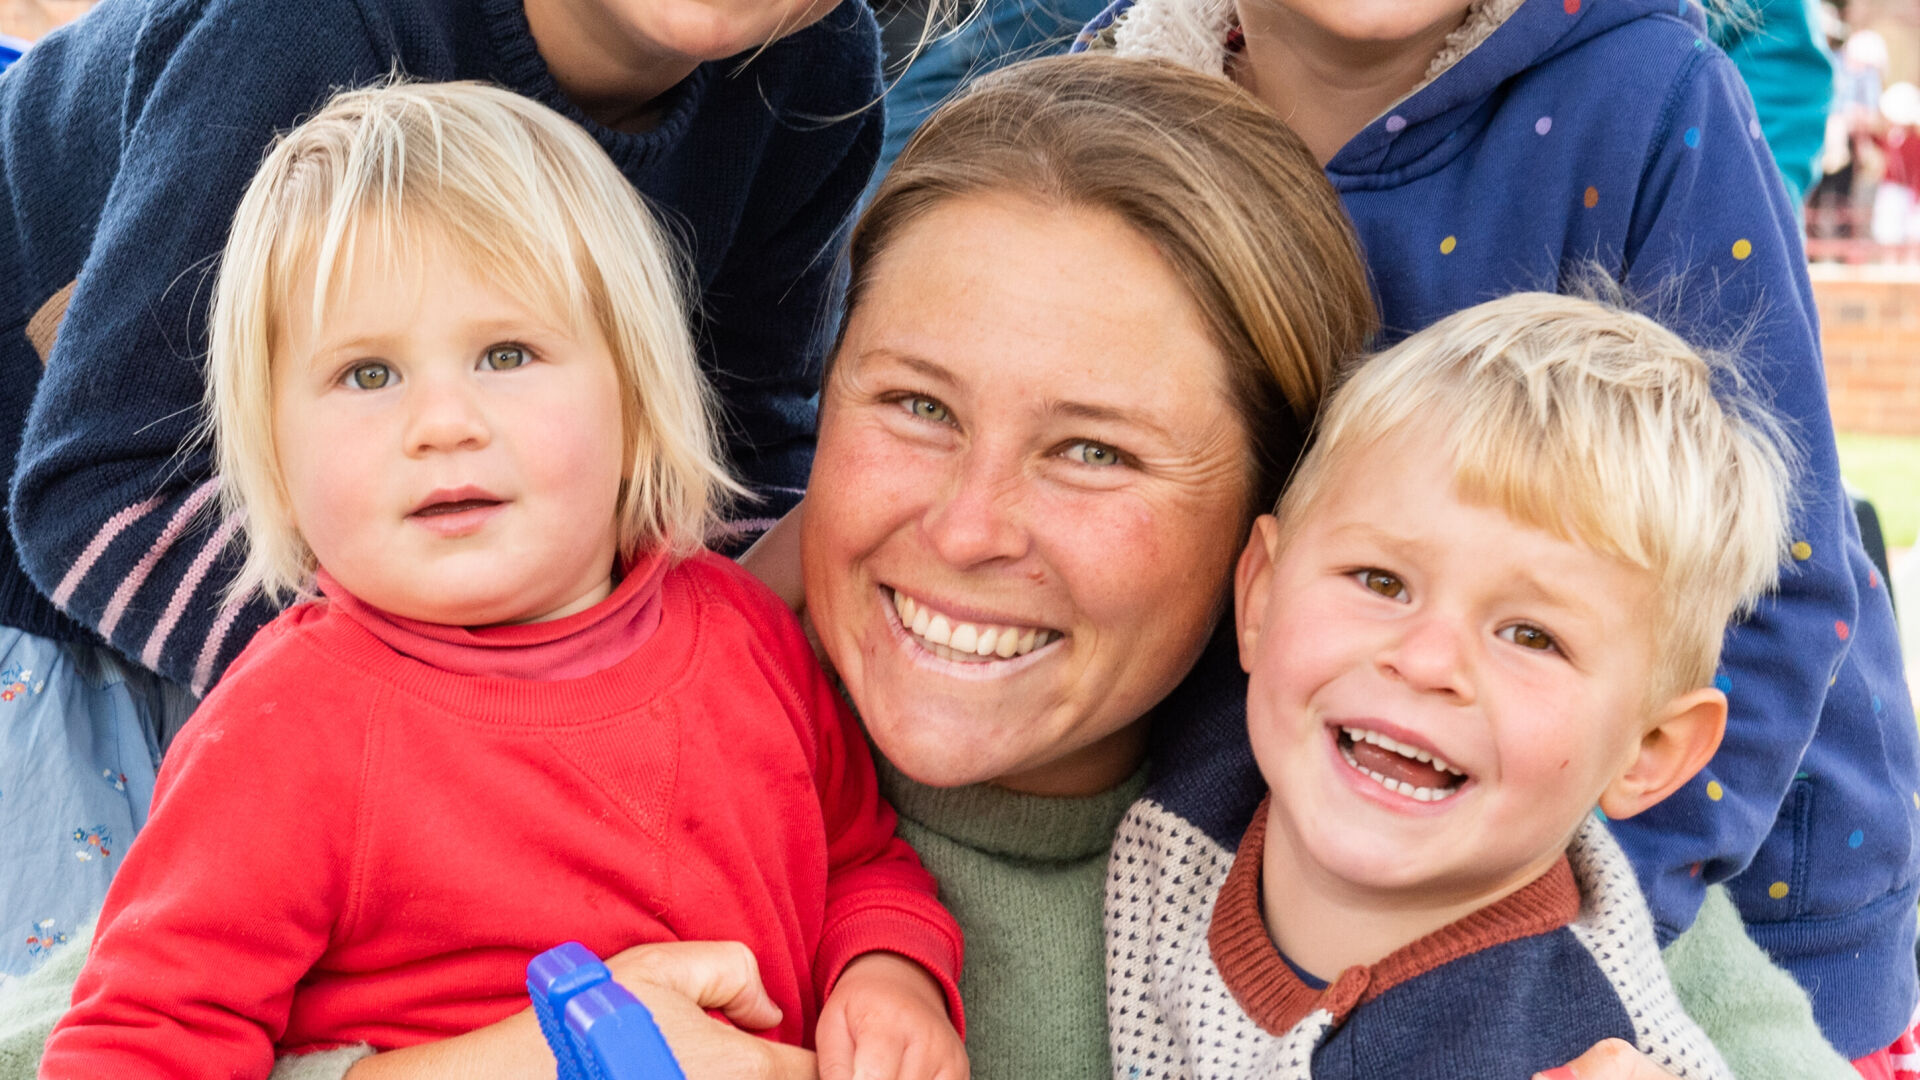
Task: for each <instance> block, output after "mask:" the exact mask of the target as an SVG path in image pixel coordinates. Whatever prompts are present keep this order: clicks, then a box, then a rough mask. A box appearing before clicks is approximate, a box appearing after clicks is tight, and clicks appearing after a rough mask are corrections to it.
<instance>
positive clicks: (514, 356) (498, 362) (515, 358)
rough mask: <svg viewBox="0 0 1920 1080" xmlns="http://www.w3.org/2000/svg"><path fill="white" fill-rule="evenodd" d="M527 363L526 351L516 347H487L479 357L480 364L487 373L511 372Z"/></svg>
mask: <svg viewBox="0 0 1920 1080" xmlns="http://www.w3.org/2000/svg"><path fill="white" fill-rule="evenodd" d="M526 363H527V350H525V349H523V348H521V347H520V346H518V345H493V346H489V347H488V349H487V351H486V353H485V354H484V355H482V356H481V357H480V364H481V366H482V367H485V368H486V369H487V370H488V371H512V370H513V369H514V368H517V367H524V366H526Z"/></svg>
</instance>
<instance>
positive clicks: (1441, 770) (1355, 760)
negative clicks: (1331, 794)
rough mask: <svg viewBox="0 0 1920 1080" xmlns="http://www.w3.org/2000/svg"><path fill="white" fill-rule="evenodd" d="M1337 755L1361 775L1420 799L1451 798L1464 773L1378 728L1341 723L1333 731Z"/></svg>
mask: <svg viewBox="0 0 1920 1080" xmlns="http://www.w3.org/2000/svg"><path fill="white" fill-rule="evenodd" d="M1334 739H1335V741H1336V742H1337V743H1338V744H1339V747H1340V756H1341V757H1343V758H1345V759H1346V762H1347V764H1349V765H1351V766H1353V768H1354V770H1355V771H1356V772H1358V773H1360V775H1362V776H1365V777H1367V778H1368V779H1371V780H1372V781H1373V782H1374V783H1376V784H1379V785H1380V786H1381V787H1383V788H1386V789H1387V790H1388V791H1391V792H1394V793H1395V794H1399V795H1405V796H1406V797H1407V798H1409V799H1414V800H1416V801H1419V802H1439V801H1440V800H1442V799H1446V798H1450V797H1451V796H1452V795H1453V794H1454V793H1455V792H1457V791H1459V790H1460V787H1461V785H1463V784H1465V783H1466V782H1467V774H1466V773H1464V772H1461V771H1460V770H1459V769H1456V768H1454V767H1453V766H1451V765H1449V764H1447V763H1446V762H1445V761H1443V760H1441V758H1439V757H1438V756H1436V755H1434V754H1430V753H1428V752H1427V751H1425V750H1421V749H1419V748H1418V747H1413V746H1408V745H1406V744H1404V743H1399V742H1395V741H1394V740H1392V739H1390V738H1388V737H1387V736H1385V735H1382V734H1380V733H1379V732H1377V731H1369V730H1367V729H1365V728H1357V727H1341V728H1339V729H1337V730H1336V731H1335V733H1334Z"/></svg>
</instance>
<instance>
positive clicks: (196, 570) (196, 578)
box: [140, 517, 240, 671]
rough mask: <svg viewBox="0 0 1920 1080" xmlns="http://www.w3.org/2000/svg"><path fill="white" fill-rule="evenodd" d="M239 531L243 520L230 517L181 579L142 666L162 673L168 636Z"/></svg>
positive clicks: (144, 653)
mask: <svg viewBox="0 0 1920 1080" xmlns="http://www.w3.org/2000/svg"><path fill="white" fill-rule="evenodd" d="M239 529H240V519H239V518H237V517H230V518H228V519H226V520H225V521H223V522H221V523H220V528H219V529H217V530H215V532H214V534H213V535H212V536H210V537H208V538H207V542H206V545H205V546H203V547H202V548H201V549H200V554H198V555H195V556H194V557H193V565H191V566H189V567H187V573H186V575H185V576H184V577H182V578H181V579H180V584H179V585H177V586H175V587H174V590H173V599H171V600H168V601H167V610H166V613H165V614H163V615H161V616H160V621H159V622H158V623H156V624H155V625H154V627H153V633H152V634H151V635H149V636H148V637H147V647H146V648H144V649H141V650H140V663H141V664H143V665H145V666H146V667H147V668H148V669H149V670H153V671H158V670H159V669H160V650H161V648H162V647H163V646H165V645H166V643H167V635H169V634H171V633H173V628H174V626H175V625H177V624H178V623H179V622H180V616H181V614H183V613H184V612H185V611H186V610H187V601H189V600H191V599H193V591H194V590H195V589H198V588H199V587H200V582H201V581H202V580H204V579H205V578H206V576H207V571H208V570H211V569H213V561H214V560H215V559H217V558H219V557H220V552H222V551H224V550H225V549H226V546H227V544H228V542H230V541H231V540H232V539H233V534H234V533H235V532H238V531H239Z"/></svg>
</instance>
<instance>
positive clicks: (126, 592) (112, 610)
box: [100, 480, 214, 641]
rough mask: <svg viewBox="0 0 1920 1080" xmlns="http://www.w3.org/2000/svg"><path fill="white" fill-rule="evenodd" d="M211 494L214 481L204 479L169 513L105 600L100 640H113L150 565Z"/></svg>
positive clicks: (169, 548) (148, 571) (170, 549)
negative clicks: (162, 525) (169, 519)
mask: <svg viewBox="0 0 1920 1080" xmlns="http://www.w3.org/2000/svg"><path fill="white" fill-rule="evenodd" d="M213 492H214V482H213V481H212V480H208V481H207V482H206V483H204V484H201V485H200V486H199V487H197V488H194V489H193V491H192V493H191V494H189V495H188V496H187V501H186V502H183V503H181V504H180V509H178V510H175V511H174V512H173V520H171V521H169V522H167V527H166V528H164V529H162V530H160V536H159V538H158V539H156V540H155V541H154V542H153V546H152V547H150V548H148V549H147V552H146V554H144V555H142V556H140V561H139V562H137V563H135V564H133V569H132V570H131V571H130V572H128V574H127V576H126V578H125V579H123V580H122V581H121V582H120V586H119V587H118V588H116V589H114V590H113V599H111V600H109V601H107V610H106V613H105V614H103V615H101V616H100V636H101V637H103V638H106V639H107V640H108V641H112V640H113V631H114V628H115V627H118V626H119V625H120V616H122V615H125V614H126V613H127V605H128V604H129V603H132V602H133V597H134V594H135V593H137V592H139V591H140V586H142V585H145V584H146V583H147V576H148V575H149V574H152V573H153V568H154V566H155V565H156V564H158V563H159V562H160V560H161V558H162V557H164V556H165V555H166V553H167V552H169V551H172V550H173V544H174V541H176V540H178V539H180V534H181V533H183V532H185V531H186V529H187V526H188V525H191V524H192V523H193V518H194V515H196V514H198V513H199V512H200V508H201V507H203V506H205V505H207V500H208V499H210V498H212V497H213Z"/></svg>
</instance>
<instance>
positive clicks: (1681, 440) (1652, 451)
mask: <svg viewBox="0 0 1920 1080" xmlns="http://www.w3.org/2000/svg"><path fill="white" fill-rule="evenodd" d="M1409 431H1419V432H1435V433H1437V434H1438V435H1439V436H1440V438H1441V440H1442V443H1443V445H1444V446H1445V447H1446V450H1447V453H1448V455H1449V457H1450V459H1451V463H1452V466H1453V473H1454V484H1455V487H1456V490H1457V492H1458V494H1459V497H1460V498H1462V499H1463V500H1465V501H1467V502H1470V503H1474V504H1476V505H1483V506H1488V507H1491V508H1494V509H1497V510H1499V511H1501V512H1503V513H1505V514H1506V515H1507V517H1508V518H1510V519H1512V520H1513V521H1515V522H1517V523H1519V524H1521V525H1525V526H1528V527H1530V528H1536V529H1540V530H1543V531H1545V532H1547V533H1550V534H1552V535H1554V536H1557V537H1559V538H1561V539H1563V540H1569V541H1573V542H1577V543H1580V544H1584V545H1585V546H1586V547H1588V548H1590V549H1592V550H1594V551H1596V552H1599V553H1600V554H1602V555H1606V556H1608V557H1610V558H1615V559H1619V560H1621V561H1623V562H1626V563H1628V564H1630V565H1632V566H1636V567H1639V568H1641V569H1642V570H1645V571H1647V572H1648V573H1650V574H1651V575H1653V578H1654V581H1655V587H1656V590H1657V591H1656V594H1655V595H1656V597H1657V604H1658V609H1657V611H1656V614H1655V623H1654V625H1653V626H1651V627H1650V628H1649V633H1651V634H1652V636H1653V640H1654V641H1655V642H1656V643H1657V645H1658V653H1657V655H1658V660H1657V662H1656V669H1655V673H1654V682H1653V686H1652V687H1651V688H1650V691H1651V693H1652V695H1653V700H1656V701H1659V700H1664V699H1665V698H1667V697H1670V696H1672V695H1673V694H1677V693H1680V692H1683V691H1685V690H1689V689H1693V688H1695V687H1701V686H1705V685H1707V683H1708V681H1709V680H1710V679H1712V678H1713V672H1714V667H1715V665H1717V664H1718V663H1719V658H1720V643H1721V640H1722V638H1723V637H1724V636H1725V634H1726V628H1727V623H1728V622H1729V621H1730V620H1731V619H1733V618H1734V617H1735V616H1737V615H1738V614H1740V613H1742V612H1745V611H1748V610H1750V609H1751V608H1752V607H1753V605H1754V604H1755V603H1756V602H1757V601H1758V600H1759V598H1760V597H1761V596H1762V595H1763V594H1764V593H1766V592H1767V591H1768V590H1770V589H1772V588H1773V586H1774V585H1775V583H1776V582H1777V581H1778V578H1779V571H1780V565H1781V562H1782V560H1783V557H1784V556H1785V555H1786V553H1787V534H1788V521H1789V515H1790V511H1791V504H1790V496H1789V481H1790V476H1791V472H1792V468H1791V463H1792V461H1793V458H1794V453H1793V448H1792V444H1791V443H1789V442H1788V441H1787V439H1786V436H1785V434H1784V432H1783V431H1782V429H1781V427H1780V425H1779V423H1778V421H1776V420H1775V419H1774V418H1773V416H1772V415H1771V413H1769V412H1768V410H1767V409H1766V408H1765V406H1764V405H1762V404H1761V403H1760V402H1758V401H1757V400H1755V399H1754V398H1753V397H1752V395H1751V393H1750V391H1749V390H1748V389H1747V388H1746V387H1745V386H1744V385H1743V384H1742V382H1741V380H1740V378H1739V376H1738V374H1737V373H1736V372H1735V370H1734V368H1733V366H1732V365H1731V364H1730V363H1729V362H1727V361H1726V360H1724V359H1722V358H1720V357H1718V356H1715V355H1712V354H1703V353H1701V352H1699V351H1697V350H1695V349H1694V348H1692V347H1690V346H1689V345H1688V344H1687V343H1686V342H1685V341H1683V340H1681V338H1680V337H1679V335H1677V334H1675V333H1673V332H1672V331H1671V330H1668V329H1666V328H1665V327H1663V326H1661V325H1660V324H1659V323H1656V322H1654V321H1653V320H1652V319H1649V318H1647V317H1646V316H1644V315H1638V314H1635V313H1633V312H1630V311H1627V310H1624V309H1622V308H1619V307H1616V306H1613V305H1612V304H1608V303H1600V302H1596V301H1594V300H1588V299H1582V298H1577V297H1570V296H1557V295H1553V294H1551V293H1516V294H1514V295H1511V296H1507V297H1504V298H1502V299H1499V300H1490V301H1488V302H1486V303H1484V304H1480V305H1477V306H1475V307H1471V308H1468V309H1466V310H1465V311H1461V312H1458V313H1456V314H1454V315H1452V316H1449V317H1448V318H1445V319H1442V320H1441V321H1440V322H1437V323H1435V324H1434V325H1432V326H1430V327H1428V328H1427V329H1425V330H1422V331H1420V332H1419V333H1417V334H1415V335H1413V336H1412V337H1410V338H1408V339H1407V340H1405V341H1403V342H1401V343H1400V344H1398V345H1396V346H1394V347H1393V348H1391V349H1388V350H1387V351H1385V352H1383V353H1381V354H1380V355H1379V356H1377V357H1374V358H1373V359H1371V360H1368V361H1366V362H1365V363H1363V364H1360V365H1359V366H1358V367H1357V368H1356V369H1355V370H1354V372H1353V374H1352V375H1351V376H1350V377H1349V378H1348V379H1347V380H1346V381H1345V382H1344V383H1342V384H1341V385H1340V386H1339V388H1338V389H1336V390H1335V391H1334V392H1333V393H1332V395H1331V396H1330V397H1329V398H1328V399H1327V404H1326V408H1325V409H1324V410H1323V411H1322V413H1321V417H1320V422H1319V425H1318V428H1317V430H1316V432H1315V435H1314V443H1313V448H1312V449H1311V450H1309V451H1308V453H1307V456H1306V458H1305V459H1304V460H1303V461H1302V462H1301V464H1300V470H1299V473H1298V475H1296V476H1295V477H1294V479H1293V482H1292V484H1290V485H1289V486H1288V488H1287V492H1286V495H1285V496H1284V497H1283V498H1282V500H1281V504H1280V510H1279V514H1280V532H1281V537H1282V542H1283V543H1284V542H1286V540H1287V539H1288V538H1290V537H1291V536H1293V535H1294V534H1295V533H1296V532H1297V530H1298V529H1299V527H1300V525H1301V523H1302V522H1303V521H1304V520H1305V519H1306V518H1307V517H1308V516H1310V515H1311V514H1312V513H1313V508H1314V506H1315V505H1316V504H1317V503H1318V502H1319V501H1320V499H1321V498H1322V497H1323V496H1324V495H1325V494H1326V493H1327V491H1328V490H1329V488H1330V486H1331V485H1332V484H1333V483H1334V482H1335V477H1336V476H1337V475H1338V470H1339V467H1340V464H1341V463H1342V462H1344V461H1349V460H1351V459H1352V457H1353V456H1354V455H1355V454H1356V453H1358V452H1361V451H1364V450H1365V449H1367V448H1368V447H1372V446H1376V445H1380V444H1382V443H1387V444H1389V445H1393V443H1392V440H1394V439H1396V438H1401V437H1404V436H1405V435H1406V434H1407V433H1408V432H1409ZM1343 479H1351V478H1343ZM1362 479H1364V478H1362Z"/></svg>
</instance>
